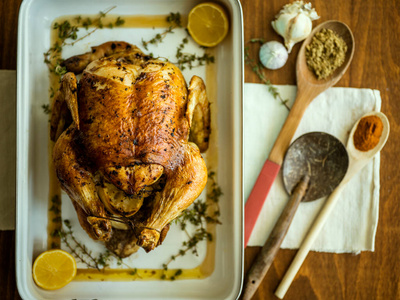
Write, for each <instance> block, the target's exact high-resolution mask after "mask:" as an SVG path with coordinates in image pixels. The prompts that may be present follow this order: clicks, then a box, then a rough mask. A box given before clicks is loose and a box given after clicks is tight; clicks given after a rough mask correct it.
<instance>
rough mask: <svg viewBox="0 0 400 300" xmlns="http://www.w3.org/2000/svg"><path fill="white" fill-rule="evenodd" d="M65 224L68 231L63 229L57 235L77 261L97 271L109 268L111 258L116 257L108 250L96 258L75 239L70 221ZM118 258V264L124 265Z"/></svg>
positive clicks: (65, 221)
mask: <svg viewBox="0 0 400 300" xmlns="http://www.w3.org/2000/svg"><path fill="white" fill-rule="evenodd" d="M63 223H64V225H65V227H66V229H64V227H61V229H60V230H57V231H56V232H55V234H58V235H59V236H60V238H61V241H62V242H63V243H64V244H65V245H66V246H67V248H68V249H69V250H70V252H71V253H72V255H73V256H74V257H75V258H76V259H78V260H79V261H80V262H82V263H84V264H85V265H86V266H87V267H88V268H93V269H97V270H99V271H100V270H102V269H104V268H106V267H108V266H109V263H110V260H111V257H116V256H115V255H113V253H111V252H110V251H108V250H107V251H105V252H104V253H100V254H99V256H97V257H95V256H94V255H93V254H92V252H91V251H90V250H89V249H87V247H86V246H85V245H84V244H82V243H81V242H79V241H78V240H77V239H76V238H75V236H74V234H73V231H72V226H71V223H70V221H69V220H64V222H63ZM117 258H118V259H119V261H118V264H122V260H121V258H119V257H117Z"/></svg>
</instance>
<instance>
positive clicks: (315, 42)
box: [306, 28, 347, 79]
mask: <svg viewBox="0 0 400 300" xmlns="http://www.w3.org/2000/svg"><path fill="white" fill-rule="evenodd" d="M346 52H347V45H346V42H345V41H344V40H343V39H342V38H341V37H340V36H339V35H337V34H336V33H335V32H334V31H332V30H331V29H326V28H323V29H322V30H321V31H319V32H317V33H316V34H315V35H314V36H313V38H312V40H311V43H310V44H309V45H307V46H306V61H307V66H308V68H309V69H310V70H311V71H313V72H314V73H315V75H316V76H317V78H318V79H325V78H327V77H328V76H330V75H331V74H332V73H333V72H334V71H335V70H336V69H337V68H339V67H340V66H341V65H342V64H343V63H344V59H345V58H346Z"/></svg>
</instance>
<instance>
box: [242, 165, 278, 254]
mask: <svg viewBox="0 0 400 300" xmlns="http://www.w3.org/2000/svg"><path fill="white" fill-rule="evenodd" d="M280 168H281V166H280V165H278V164H277V163H274V162H272V161H270V160H268V159H267V160H266V162H265V163H264V166H263V168H262V170H261V172H260V174H259V175H258V178H257V181H256V183H255V184H254V186H253V189H252V190H251V193H250V196H249V198H248V199H247V202H246V205H245V207H244V223H245V224H244V246H245V247H247V243H248V242H249V239H250V236H251V233H252V231H253V229H254V226H255V225H256V222H257V219H258V216H259V215H260V212H261V209H262V207H263V205H264V202H265V199H267V196H268V193H269V191H270V189H271V186H272V184H273V183H274V181H275V178H276V176H277V175H278V173H279V170H280Z"/></svg>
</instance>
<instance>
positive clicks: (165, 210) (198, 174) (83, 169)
mask: <svg viewBox="0 0 400 300" xmlns="http://www.w3.org/2000/svg"><path fill="white" fill-rule="evenodd" d="M64 66H65V67H66V68H67V70H69V71H72V72H69V73H67V74H65V75H64V76H63V78H62V81H61V85H60V90H59V91H58V92H57V94H56V96H55V101H54V103H53V112H52V118H51V121H50V125H51V138H52V139H53V140H54V141H55V142H56V143H55V146H54V150H53V160H54V165H55V168H56V174H57V176H58V178H59V181H60V183H61V186H62V188H63V189H64V190H65V191H66V192H67V194H68V195H69V196H70V198H71V200H72V201H73V203H74V206H75V209H76V211H77V214H78V218H79V221H80V224H81V226H82V227H83V228H84V229H85V230H86V232H87V233H88V234H89V236H91V237H92V238H94V239H97V240H101V241H106V242H107V244H108V245H114V246H112V247H111V248H113V249H114V250H115V252H116V253H117V254H118V255H121V256H126V255H129V254H130V253H131V251H132V249H135V244H137V245H139V246H141V247H143V248H144V249H145V250H146V251H150V250H153V249H154V248H155V247H156V246H157V245H158V244H159V243H160V234H161V233H162V234H161V235H162V236H161V240H163V239H164V238H165V235H166V232H167V231H168V229H165V228H168V224H169V223H170V222H171V221H172V220H173V219H175V218H176V217H177V216H178V215H179V214H180V213H181V212H182V210H184V209H186V208H187V207H188V206H189V205H190V204H191V203H192V202H193V201H194V200H195V199H196V198H197V197H198V196H199V195H200V193H201V192H202V190H203V189H204V187H205V185H206V182H207V168H206V165H205V162H204V160H203V158H202V156H201V154H200V150H199V147H198V146H197V145H196V144H195V143H197V144H199V146H200V148H201V150H202V151H205V150H206V149H207V147H208V136H209V134H210V130H209V128H210V124H209V122H210V117H209V103H208V100H207V97H206V93H205V86H204V83H203V81H202V80H201V78H199V77H197V76H194V77H193V78H192V80H191V82H190V86H189V90H188V89H187V85H186V82H185V79H184V78H183V76H182V74H181V72H180V70H179V69H178V68H177V67H176V66H175V65H173V64H171V63H169V62H163V61H160V60H158V59H153V58H151V57H149V56H146V55H144V54H143V53H142V52H141V51H140V49H139V48H137V47H135V46H133V45H130V44H127V43H124V42H109V43H105V44H102V45H100V46H97V47H94V48H92V52H90V53H86V54H83V55H78V56H75V57H72V58H70V59H67V60H66V61H64ZM82 71H83V73H82V78H81V79H80V81H79V83H78V84H77V80H76V77H75V75H74V73H73V72H75V73H80V72H82ZM68 110H69V111H70V115H68V114H67V113H68ZM68 118H69V119H70V120H69V123H70V125H69V126H68V125H67V126H68V128H67V129H66V130H65V131H64V132H63V131H62V130H63V128H65V126H66V124H68V121H67V120H68ZM189 133H191V138H190V140H191V141H194V142H195V143H192V142H190V141H189ZM161 181H163V183H162V184H161V183H160V182H161ZM120 199H121V200H120ZM117 200H118V201H117ZM121 203H122V204H121ZM142 203H144V204H143V206H145V207H146V208H143V209H142V208H140V207H141V206H142ZM128 207H130V208H129V209H128ZM135 214H136V215H135ZM112 219H114V220H115V219H119V220H122V221H121V222H125V223H127V224H129V226H128V227H127V228H126V229H127V230H130V231H131V232H130V233H125V234H121V233H120V232H119V231H118V230H114V231H115V236H114V235H113V234H114V233H113V225H112V224H113V223H112ZM163 229H164V230H163ZM132 233H134V235H133V234H132ZM124 237H126V240H125V241H123V240H121V239H124ZM110 240H111V241H112V242H110ZM124 248H126V251H125V252H124Z"/></svg>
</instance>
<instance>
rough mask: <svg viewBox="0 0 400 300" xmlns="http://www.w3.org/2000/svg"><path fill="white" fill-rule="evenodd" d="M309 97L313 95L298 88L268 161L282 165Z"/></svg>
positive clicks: (309, 99) (310, 99) (308, 102)
mask: <svg viewBox="0 0 400 300" xmlns="http://www.w3.org/2000/svg"><path fill="white" fill-rule="evenodd" d="M311 97H314V95H308V94H307V93H304V92H302V91H301V90H299V89H298V91H297V96H296V100H295V101H294V104H293V106H292V108H291V109H290V112H289V115H288V117H287V119H286V121H285V123H284V124H283V127H282V129H281V131H280V132H279V135H278V138H277V139H276V141H275V143H274V146H273V147H272V149H271V152H270V153H269V156H268V159H269V160H270V161H273V162H274V163H276V164H278V165H282V162H283V158H284V156H285V153H286V150H287V149H288V148H289V145H290V142H291V140H292V138H293V136H294V134H295V132H296V130H297V127H298V126H299V124H300V122H301V119H302V117H303V115H304V112H305V111H306V109H307V107H308V105H309V104H310V102H311V101H312V100H313V98H311Z"/></svg>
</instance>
